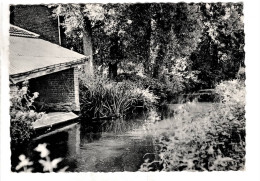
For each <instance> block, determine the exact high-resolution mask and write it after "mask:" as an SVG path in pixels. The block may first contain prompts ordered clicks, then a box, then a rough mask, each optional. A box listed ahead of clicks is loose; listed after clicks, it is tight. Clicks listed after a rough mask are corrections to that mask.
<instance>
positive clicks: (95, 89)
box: [81, 78, 157, 118]
mask: <svg viewBox="0 0 260 181" xmlns="http://www.w3.org/2000/svg"><path fill="white" fill-rule="evenodd" d="M88 82H89V79H88ZM90 82H91V83H87V82H84V81H82V84H81V114H82V115H83V116H89V117H91V118H100V117H116V118H125V117H126V116H127V114H131V113H132V112H133V111H134V110H135V109H136V107H137V106H140V107H142V109H143V110H149V109H151V108H152V107H153V105H154V104H156V102H157V100H156V99H157V97H156V96H154V95H153V94H152V93H150V92H149V91H148V90H146V89H142V88H138V87H137V86H136V85H135V84H133V83H131V82H129V81H124V82H118V83H117V82H111V81H108V80H104V79H100V78H97V79H95V80H93V79H92V80H91V81H90Z"/></svg>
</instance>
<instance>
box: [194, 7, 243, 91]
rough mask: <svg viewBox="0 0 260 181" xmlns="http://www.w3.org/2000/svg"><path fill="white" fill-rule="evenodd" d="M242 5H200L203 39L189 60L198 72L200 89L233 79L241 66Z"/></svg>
mask: <svg viewBox="0 0 260 181" xmlns="http://www.w3.org/2000/svg"><path fill="white" fill-rule="evenodd" d="M242 9H243V4H241V3H210V4H200V11H201V13H202V22H203V27H204V28H203V30H204V31H203V36H202V39H201V42H200V43H199V46H198V49H197V51H195V52H193V53H192V55H191V59H192V61H193V67H192V68H193V69H196V70H199V71H200V72H201V73H200V75H199V79H201V80H202V81H203V82H204V85H203V86H202V87H206V88H209V87H213V86H214V85H215V83H216V82H219V81H220V80H229V79H233V78H235V76H236V74H237V72H238V70H239V67H240V66H244V50H243V48H244V27H243V12H242Z"/></svg>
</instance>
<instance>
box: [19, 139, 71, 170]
mask: <svg viewBox="0 0 260 181" xmlns="http://www.w3.org/2000/svg"><path fill="white" fill-rule="evenodd" d="M46 146H47V144H46V143H43V144H39V145H38V146H37V147H36V148H35V149H34V150H35V151H37V152H39V153H40V157H41V158H42V159H40V160H38V162H39V163H40V164H41V166H42V171H43V172H54V171H55V172H65V171H66V170H67V169H68V166H66V167H64V168H62V169H59V170H57V167H58V164H59V163H60V162H61V161H62V158H56V159H53V160H51V159H50V157H49V154H50V151H49V150H48V149H47V148H46ZM19 160H20V163H19V164H18V165H17V166H16V168H15V170H16V171H17V172H32V171H33V169H34V168H33V164H34V163H33V162H32V161H30V160H29V158H26V156H25V155H20V156H19Z"/></svg>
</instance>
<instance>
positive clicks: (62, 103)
mask: <svg viewBox="0 0 260 181" xmlns="http://www.w3.org/2000/svg"><path fill="white" fill-rule="evenodd" d="M29 83H30V87H29V90H30V92H31V93H33V92H39V98H37V99H38V100H36V105H37V107H38V109H40V110H41V111H79V108H80V107H79V98H78V97H79V95H78V71H77V68H70V69H67V70H63V71H60V72H56V73H52V74H49V75H45V76H42V77H38V78H35V79H30V80H29Z"/></svg>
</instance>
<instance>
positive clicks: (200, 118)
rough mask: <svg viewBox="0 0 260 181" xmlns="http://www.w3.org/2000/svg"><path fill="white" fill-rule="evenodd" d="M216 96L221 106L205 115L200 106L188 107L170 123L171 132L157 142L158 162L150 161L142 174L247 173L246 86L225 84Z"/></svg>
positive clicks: (213, 108)
mask: <svg viewBox="0 0 260 181" xmlns="http://www.w3.org/2000/svg"><path fill="white" fill-rule="evenodd" d="M216 92H217V93H218V95H219V99H220V103H212V107H209V106H207V110H205V107H204V111H201V109H202V107H201V104H198V103H186V104H184V105H183V106H181V107H180V109H178V110H176V114H175V117H174V119H173V120H168V126H169V127H170V128H169V129H168V130H167V131H166V132H163V133H160V134H159V135H160V136H158V138H157V139H156V140H155V144H156V145H158V150H159V151H158V153H157V154H158V157H157V159H156V160H146V161H145V163H143V164H142V165H141V169H140V170H141V171H149V170H154V169H156V170H164V171H181V170H198V171H204V170H208V171H213V170H218V171H220V170H241V169H244V164H245V85H244V82H243V81H239V80H233V81H225V82H222V83H220V84H219V85H217V86H216ZM156 129H158V127H157V126H156Z"/></svg>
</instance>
